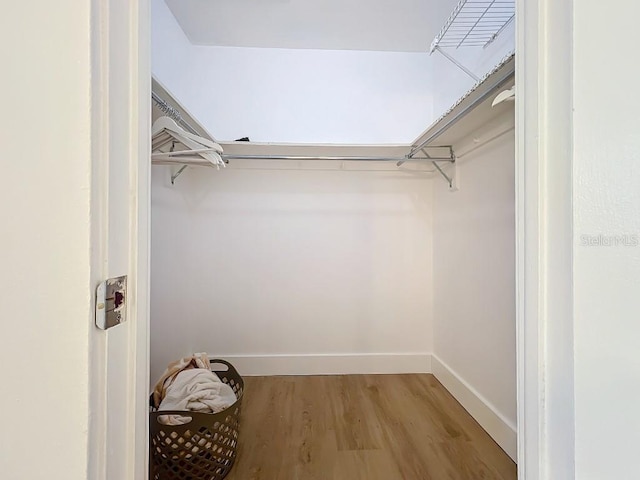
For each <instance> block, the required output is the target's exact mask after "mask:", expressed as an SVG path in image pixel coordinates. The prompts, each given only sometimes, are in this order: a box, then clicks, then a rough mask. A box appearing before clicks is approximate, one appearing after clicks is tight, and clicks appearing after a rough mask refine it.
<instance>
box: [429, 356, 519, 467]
mask: <svg viewBox="0 0 640 480" xmlns="http://www.w3.org/2000/svg"><path fill="white" fill-rule="evenodd" d="M431 367H432V370H433V375H434V376H435V377H436V378H437V379H438V381H439V382H440V383H442V385H444V387H445V388H446V389H447V390H448V391H449V392H450V393H451V395H453V396H454V397H455V399H456V400H458V402H460V404H461V405H462V406H463V407H464V408H465V410H467V412H469V413H470V414H471V416H472V417H473V418H475V419H476V421H477V422H478V423H479V424H480V426H481V427H482V428H484V429H485V430H486V432H487V433H488V434H489V435H491V438H493V439H494V440H495V441H496V443H497V444H498V445H500V447H501V448H502V449H503V450H504V451H505V452H506V453H507V455H509V456H510V457H511V459H512V460H513V461H514V462H515V461H517V460H516V458H517V452H518V448H517V438H518V436H517V432H516V428H515V426H514V425H513V424H511V422H509V421H508V420H507V419H506V418H505V417H504V416H503V415H501V414H500V412H498V411H497V410H496V408H495V407H494V406H493V405H491V403H489V402H488V401H487V400H486V399H485V398H484V397H483V396H482V395H480V394H479V393H478V392H477V391H476V390H475V389H474V388H473V387H472V386H471V385H469V384H468V383H467V382H466V381H465V380H463V379H462V377H460V376H459V375H458V374H457V373H456V372H454V371H453V370H452V369H451V368H450V367H449V366H448V365H447V364H446V363H444V362H443V361H442V360H440V359H439V358H438V357H437V356H435V355H432V356H431Z"/></svg>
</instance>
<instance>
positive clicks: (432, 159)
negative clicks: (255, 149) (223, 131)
mask: <svg viewBox="0 0 640 480" xmlns="http://www.w3.org/2000/svg"><path fill="white" fill-rule="evenodd" d="M221 157H222V159H223V160H225V161H227V160H338V161H350V160H353V161H359V162H399V161H403V162H410V161H416V162H420V161H424V162H446V161H448V162H451V161H452V159H451V157H430V158H427V157H408V156H403V157H373V156H369V157H368V156H359V157H355V156H341V155H332V156H326V155H318V156H312V155H234V154H226V153H223V154H222V155H221Z"/></svg>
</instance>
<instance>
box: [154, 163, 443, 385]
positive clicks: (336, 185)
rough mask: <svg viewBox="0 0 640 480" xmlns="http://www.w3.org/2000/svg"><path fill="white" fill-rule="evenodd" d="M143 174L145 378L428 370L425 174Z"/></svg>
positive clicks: (164, 171) (160, 170) (315, 171)
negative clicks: (215, 367) (223, 368)
mask: <svg viewBox="0 0 640 480" xmlns="http://www.w3.org/2000/svg"><path fill="white" fill-rule="evenodd" d="M319 166H322V168H327V165H326V162H325V163H321V164H319ZM153 170H154V171H153V184H152V187H153V188H152V190H153V196H152V204H153V209H152V327H151V328H152V332H151V335H152V336H151V343H152V345H151V346H152V353H151V359H152V361H151V365H152V380H155V379H156V378H157V376H158V375H159V374H160V373H161V372H162V370H163V369H164V367H165V366H166V364H167V363H168V362H169V361H171V360H173V359H175V358H179V357H181V356H183V355H186V354H189V353H191V352H195V351H207V352H209V353H211V354H216V355H222V356H226V357H234V356H237V357H239V358H237V359H236V360H235V361H236V362H237V363H238V365H239V367H240V370H241V371H242V373H245V374H276V373H347V372H354V373H357V372H360V373H363V372H375V371H378V372H386V371H396V372H397V371H399V372H405V371H428V369H429V365H428V356H427V354H428V353H430V352H431V346H432V344H431V296H432V282H431V273H432V267H431V183H430V180H429V179H428V178H425V177H424V174H421V175H411V174H408V173H402V172H395V171H391V172H384V171H341V170H336V169H334V170H329V171H326V170H324V171H323V170H318V169H313V170H296V169H295V167H293V169H287V170H233V169H231V168H229V169H226V170H224V171H219V172H218V171H214V170H209V169H197V168H193V169H189V170H187V171H186V172H185V173H183V174H182V176H180V177H179V179H178V180H177V182H176V185H175V186H171V184H170V183H169V180H168V175H169V171H168V170H169V169H168V168H167V167H154V168H153ZM283 355H284V356H285V357H278V356H283ZM287 356H291V357H287ZM309 356H310V357H309Z"/></svg>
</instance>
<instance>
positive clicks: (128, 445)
mask: <svg viewBox="0 0 640 480" xmlns="http://www.w3.org/2000/svg"><path fill="white" fill-rule="evenodd" d="M150 26H151V10H150V0H136V1H130V0H91V110H92V115H91V117H92V125H91V143H92V159H91V161H92V201H91V218H92V252H91V262H92V263H91V289H94V288H95V286H96V285H97V284H98V283H99V282H100V281H102V280H104V279H105V278H107V277H111V276H117V275H123V274H126V275H128V283H127V288H128V292H127V297H126V298H127V304H128V305H127V321H126V322H125V323H123V324H122V325H118V326H116V327H113V328H112V329H110V330H107V331H101V330H98V329H97V328H95V327H93V328H92V331H91V345H90V359H89V363H90V365H89V368H90V398H89V415H90V428H89V438H88V443H89V460H88V465H87V478H91V479H92V480H112V479H113V480H140V479H144V478H147V476H148V468H147V463H148V462H147V459H148V451H147V445H148V417H149V415H148V407H147V405H148V394H149V232H150V225H149V219H150V196H149V193H150V168H151V165H150V153H151V152H150V150H151V139H150V135H151V38H150Z"/></svg>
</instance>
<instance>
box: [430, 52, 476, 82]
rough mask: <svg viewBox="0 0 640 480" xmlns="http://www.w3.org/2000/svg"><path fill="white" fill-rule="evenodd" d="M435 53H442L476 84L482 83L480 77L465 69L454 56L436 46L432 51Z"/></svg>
mask: <svg viewBox="0 0 640 480" xmlns="http://www.w3.org/2000/svg"><path fill="white" fill-rule="evenodd" d="M433 52H440V54H441V55H442V56H443V57H444V58H446V59H447V60H449V61H450V62H451V63H453V64H454V65H455V66H456V67H458V68H459V69H460V70H462V71H463V72H464V73H466V74H467V75H469V76H470V77H471V78H473V79H474V80H475V81H476V82H479V81H480V77H478V76H477V75H476V74H475V73H473V72H472V71H471V70H469V69H468V68H467V67H465V66H464V65H463V64H462V63H460V62H459V61H458V60H456V59H455V58H453V56H451V55H450V54H449V53H447V52H445V51H444V50H443V49H442V48H440V47H438V46H435V47H433V49H432V50H431V53H433Z"/></svg>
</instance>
